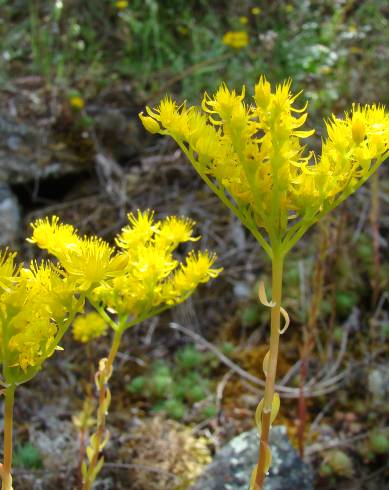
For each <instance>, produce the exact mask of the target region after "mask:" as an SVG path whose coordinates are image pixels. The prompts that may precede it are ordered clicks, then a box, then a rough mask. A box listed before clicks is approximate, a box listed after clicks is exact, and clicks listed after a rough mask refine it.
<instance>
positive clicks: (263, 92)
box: [254, 77, 271, 109]
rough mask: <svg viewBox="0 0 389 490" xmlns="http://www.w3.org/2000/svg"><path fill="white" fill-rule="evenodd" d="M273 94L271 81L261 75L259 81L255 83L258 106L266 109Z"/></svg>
mask: <svg viewBox="0 0 389 490" xmlns="http://www.w3.org/2000/svg"><path fill="white" fill-rule="evenodd" d="M270 95H271V87H270V83H269V82H268V81H267V80H266V78H265V77H261V78H260V79H259V82H258V83H257V84H256V85H255V95H254V99H255V102H256V104H257V106H258V107H260V108H261V109H266V107H267V106H268V105H269V101H270Z"/></svg>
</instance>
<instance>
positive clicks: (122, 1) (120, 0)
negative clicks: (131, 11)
mask: <svg viewBox="0 0 389 490" xmlns="http://www.w3.org/2000/svg"><path fill="white" fill-rule="evenodd" d="M115 7H116V8H117V9H118V10H123V9H125V8H127V7H128V2H127V1H126V0H117V1H116V2H115Z"/></svg>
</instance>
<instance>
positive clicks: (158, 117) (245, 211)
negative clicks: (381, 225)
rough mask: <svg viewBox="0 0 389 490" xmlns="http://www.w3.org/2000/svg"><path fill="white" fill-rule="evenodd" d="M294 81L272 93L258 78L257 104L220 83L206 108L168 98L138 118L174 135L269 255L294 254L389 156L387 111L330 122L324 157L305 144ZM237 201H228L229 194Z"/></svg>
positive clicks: (370, 109) (368, 110)
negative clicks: (322, 220) (276, 250)
mask: <svg viewBox="0 0 389 490" xmlns="http://www.w3.org/2000/svg"><path fill="white" fill-rule="evenodd" d="M299 96H300V93H298V94H293V93H292V92H291V81H290V80H288V81H286V82H284V83H282V84H278V85H277V86H276V87H275V88H273V87H272V86H271V84H270V83H269V82H268V80H266V78H265V77H263V76H262V77H260V79H259V81H258V83H257V84H256V85H255V87H254V99H253V101H252V102H251V103H250V102H245V89H244V87H243V89H242V91H241V93H239V92H236V91H235V90H230V89H229V88H228V87H227V85H226V84H224V83H223V84H221V86H220V87H219V89H218V90H217V91H216V93H215V94H214V95H213V96H209V95H208V94H207V93H205V94H204V97H203V101H202V104H201V109H200V108H198V107H188V106H187V105H186V104H185V103H184V104H182V105H178V104H177V103H176V102H175V101H173V100H172V99H171V98H169V97H167V98H165V99H163V100H162V101H161V103H160V104H159V105H158V106H157V107H156V108H155V109H153V110H152V109H150V108H148V107H147V108H146V112H147V115H143V114H141V115H140V117H141V120H142V122H143V123H144V125H145V127H146V128H147V127H148V126H149V127H150V126H151V125H154V126H153V127H154V128H157V126H158V127H159V130H158V131H157V132H159V133H160V134H168V135H170V136H172V137H173V138H174V139H175V140H176V142H177V143H178V144H179V146H180V147H181V149H182V150H183V151H184V153H185V154H186V155H187V156H188V157H189V159H190V161H191V162H192V164H193V166H194V167H195V169H196V170H197V171H198V172H199V173H200V175H201V176H202V177H203V179H204V180H205V181H206V182H207V183H208V185H209V186H210V187H211V188H212V189H213V190H214V192H215V193H216V194H217V195H218V196H219V197H220V199H221V200H222V201H223V202H224V203H225V204H226V205H227V206H228V207H229V208H230V209H232V210H233V211H234V212H235V214H236V215H237V216H238V217H239V218H240V219H241V220H242V221H243V223H244V224H245V225H246V226H247V227H248V228H249V229H250V231H251V232H252V233H253V234H254V236H256V238H257V239H258V241H259V242H260V243H261V245H262V246H263V247H264V248H265V250H266V251H267V252H268V253H269V254H271V253H272V252H271V247H269V242H268V241H267V240H265V237H264V236H263V235H262V233H263V230H265V231H266V233H267V236H268V238H269V240H270V242H271V243H275V244H278V246H281V247H284V248H285V250H289V249H290V248H291V247H292V246H293V245H294V243H296V241H297V240H298V238H299V237H301V236H302V234H303V233H304V232H305V231H306V230H307V229H308V228H309V227H310V226H311V225H312V224H313V223H314V222H316V221H317V220H318V219H319V218H320V217H321V216H323V215H324V214H326V213H327V212H329V211H330V210H331V209H333V208H334V207H336V206H337V205H338V204H340V203H341V202H342V201H343V200H344V199H346V198H347V197H348V196H349V195H350V194H351V193H353V192H354V191H355V190H357V189H358V187H360V185H362V184H363V182H365V181H366V180H367V179H368V178H369V176H370V175H371V174H372V173H373V172H374V171H375V170H376V168H377V167H378V166H379V165H380V164H381V163H382V162H383V161H384V160H385V158H386V157H387V156H388V151H389V150H388V145H389V143H388V141H389V116H388V114H387V113H386V112H385V109H384V108H383V107H382V106H377V105H372V106H364V107H360V106H357V105H354V106H353V108H352V110H351V112H350V113H346V114H345V116H344V117H343V118H338V117H335V116H332V118H331V119H330V120H329V121H328V122H327V123H326V125H327V131H328V137H327V138H326V139H324V140H323V148H322V153H321V155H315V154H314V152H312V151H311V152H307V151H306V148H305V146H304V144H303V140H304V139H305V138H307V137H309V136H311V135H312V134H313V133H314V130H313V129H308V130H307V129H304V128H303V126H304V125H305V123H306V120H307V116H308V114H307V112H306V109H307V104H303V105H301V104H300V105H298V98H299ZM226 191H227V192H228V194H229V195H230V196H231V197H232V199H233V201H230V200H229V199H227V198H226V195H225V192H226Z"/></svg>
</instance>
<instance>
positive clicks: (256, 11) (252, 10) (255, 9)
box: [251, 7, 262, 15]
mask: <svg viewBox="0 0 389 490" xmlns="http://www.w3.org/2000/svg"><path fill="white" fill-rule="evenodd" d="M261 12H262V9H261V8H260V7H253V8H252V9H251V13H252V14H253V15H259V14H260V13H261Z"/></svg>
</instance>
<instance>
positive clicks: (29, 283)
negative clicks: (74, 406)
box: [0, 262, 78, 383]
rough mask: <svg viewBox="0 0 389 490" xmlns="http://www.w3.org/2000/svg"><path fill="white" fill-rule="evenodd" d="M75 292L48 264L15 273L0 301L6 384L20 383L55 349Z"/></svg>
mask: <svg viewBox="0 0 389 490" xmlns="http://www.w3.org/2000/svg"><path fill="white" fill-rule="evenodd" d="M77 307H78V306H77V301H76V300H75V298H74V291H73V288H72V287H71V286H69V284H68V282H67V279H66V278H64V277H62V275H61V274H60V273H59V272H58V270H57V268H56V267H55V266H54V265H53V264H51V263H44V262H42V263H41V264H39V265H38V264H37V263H36V262H31V264H30V266H29V267H23V268H20V267H19V268H18V269H17V275H15V276H14V281H13V282H12V284H10V286H9V287H8V288H7V290H6V291H5V292H4V293H3V294H2V295H1V297H0V311H1V316H0V324H1V328H2V337H1V342H0V344H1V356H2V362H3V374H4V377H5V379H6V380H7V382H16V383H20V382H23V381H24V380H25V379H29V377H31V375H33V374H35V372H36V371H37V370H38V369H40V366H41V365H42V363H43V362H44V360H45V359H47V358H48V357H50V356H51V355H52V354H53V352H54V350H55V349H56V348H57V347H58V342H59V341H60V339H61V338H62V335H63V333H64V332H65V330H66V328H67V326H68V324H69V319H70V318H71V314H72V312H73V309H74V308H77Z"/></svg>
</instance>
